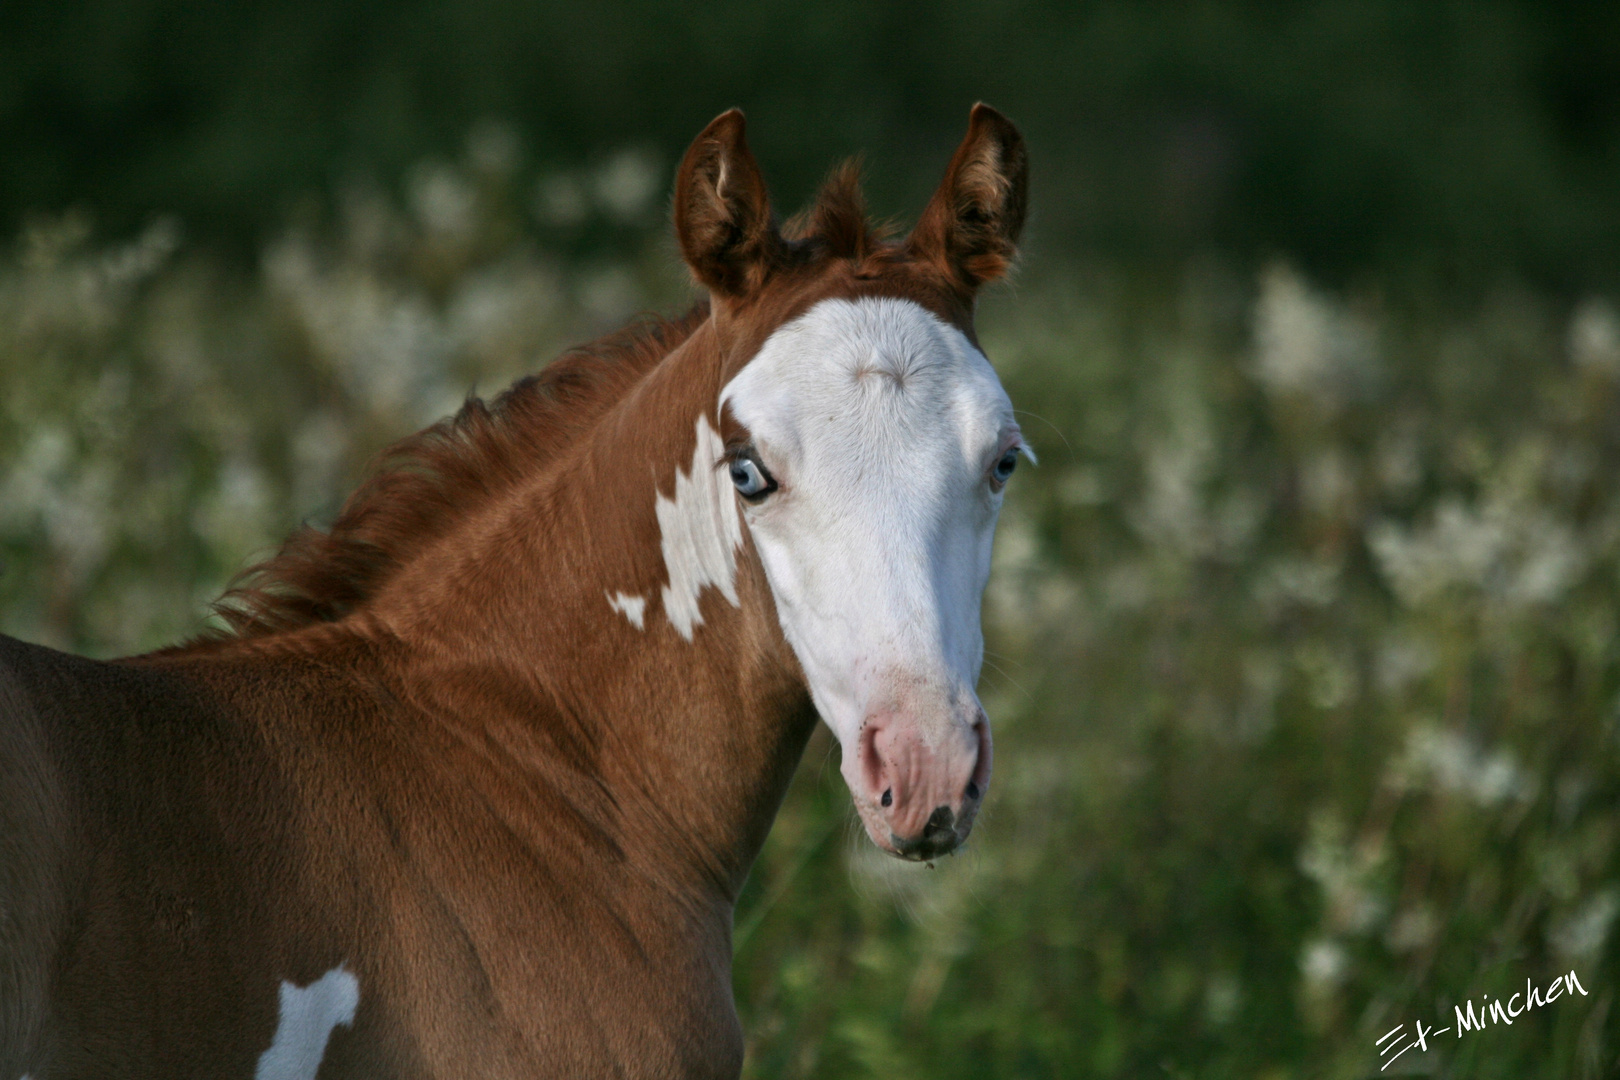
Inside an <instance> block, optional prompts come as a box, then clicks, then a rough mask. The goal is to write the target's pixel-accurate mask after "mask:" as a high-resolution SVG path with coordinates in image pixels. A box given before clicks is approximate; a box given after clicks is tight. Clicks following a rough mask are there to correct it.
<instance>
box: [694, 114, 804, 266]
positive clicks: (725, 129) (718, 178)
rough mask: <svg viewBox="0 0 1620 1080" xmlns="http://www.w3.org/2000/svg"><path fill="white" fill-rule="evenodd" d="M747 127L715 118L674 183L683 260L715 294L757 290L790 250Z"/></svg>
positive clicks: (736, 119) (731, 118) (734, 118)
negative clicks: (750, 147)
mask: <svg viewBox="0 0 1620 1080" xmlns="http://www.w3.org/2000/svg"><path fill="white" fill-rule="evenodd" d="M743 126H744V125H743V114H742V110H740V109H732V110H731V111H730V112H724V113H721V114H720V115H719V116H717V117H715V118H714V120H712V121H711V122H710V123H709V126H708V127H706V128H704V129H703V131H702V132H700V133H699V134H698V137H697V138H696V139H694V140H692V145H691V147H690V148H689V149H688V150H687V151H686V157H685V158H684V159H683V160H682V161H681V169H680V172H679V173H678V174H677V175H676V178H675V235H676V237H677V239H679V241H680V244H681V255H682V256H683V257H684V258H685V259H686V265H687V266H689V267H691V268H692V273H693V275H695V276H696V277H697V279H698V281H700V282H702V283H703V284H704V285H705V286H707V287H708V289H709V291H710V292H713V293H717V294H719V295H722V296H731V297H739V296H745V295H747V294H749V293H751V292H753V291H754V290H755V289H757V288H758V287H759V286H760V284H761V283H762V282H763V281H764V279H765V275H766V274H767V273H768V272H769V270H770V268H771V265H772V264H773V263H774V262H776V261H777V260H778V259H779V258H780V256H781V254H782V252H783V250H784V248H785V245H784V243H783V240H782V234H781V233H780V232H778V231H777V228H776V222H775V220H774V219H773V218H772V217H771V199H770V195H769V194H768V193H767V192H766V190H765V179H764V177H762V176H761V175H760V172H759V163H758V162H756V161H755V160H754V155H753V154H752V153H750V152H749V150H748V141H747V140H746V139H745V138H743Z"/></svg>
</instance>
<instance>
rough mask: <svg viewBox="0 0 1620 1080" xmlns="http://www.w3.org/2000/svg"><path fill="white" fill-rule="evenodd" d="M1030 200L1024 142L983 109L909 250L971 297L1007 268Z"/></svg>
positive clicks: (1015, 131)
mask: <svg viewBox="0 0 1620 1080" xmlns="http://www.w3.org/2000/svg"><path fill="white" fill-rule="evenodd" d="M1028 200H1029V159H1028V156H1027V155H1026V154H1025V152H1024V137H1023V136H1022V135H1020V134H1019V133H1018V129H1017V128H1016V127H1014V126H1013V123H1012V121H1011V120H1008V119H1007V118H1006V117H1005V116H1002V115H1001V114H1000V113H999V112H997V111H996V110H994V109H992V108H991V107H990V106H988V105H986V104H984V103H983V102H980V103H979V104H977V105H975V106H973V112H972V113H970V114H969V116H968V130H967V135H966V136H965V137H964V138H963V139H962V145H961V146H958V147H957V148H956V153H955V154H954V155H953V156H952V157H951V163H950V165H949V166H948V167H947V168H946V170H945V179H944V181H943V182H942V183H941V184H940V185H939V190H938V191H936V192H934V197H933V198H932V199H930V200H929V202H928V206H927V208H926V209H924V210H923V212H922V217H920V218H918V219H917V227H916V228H915V229H913V230H912V231H911V238H910V239H909V240H907V241H906V247H907V249H908V250H909V251H910V253H911V255H912V256H913V257H914V258H920V259H926V260H929V261H931V262H935V263H938V264H940V265H941V266H942V267H943V268H944V269H945V270H946V272H947V273H948V274H950V276H951V277H952V278H954V279H956V281H957V282H958V283H959V284H961V285H962V286H963V287H965V288H966V289H967V290H968V291H969V292H971V291H973V290H975V289H977V288H978V287H979V286H980V285H983V284H984V283H985V282H987V281H993V280H995V279H996V278H998V277H1000V276H1001V275H1003V274H1005V273H1006V272H1007V270H1008V269H1009V268H1010V267H1011V266H1012V261H1013V258H1014V256H1016V255H1017V254H1018V248H1017V242H1018V234H1019V232H1020V231H1021V230H1022V229H1023V227H1024V211H1025V208H1026V206H1027V205H1028Z"/></svg>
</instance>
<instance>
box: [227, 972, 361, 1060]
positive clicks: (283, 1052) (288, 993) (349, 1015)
mask: <svg viewBox="0 0 1620 1080" xmlns="http://www.w3.org/2000/svg"><path fill="white" fill-rule="evenodd" d="M359 1004H360V980H358V979H356V978H355V977H354V976H353V975H351V974H350V973H349V972H348V971H346V970H345V969H344V968H342V967H335V968H333V969H332V970H331V971H328V972H327V973H326V974H325V975H322V976H321V977H320V978H319V979H316V980H315V981H314V982H312V983H310V984H309V985H308V986H303V987H299V986H294V985H293V984H292V983H290V982H283V983H282V984H281V1022H280V1024H278V1025H277V1027H276V1037H275V1039H274V1040H272V1041H271V1043H270V1049H268V1050H266V1051H265V1052H264V1053H263V1054H260V1055H259V1067H258V1070H257V1071H256V1072H254V1074H253V1077H254V1080H315V1073H316V1071H317V1070H319V1069H320V1067H321V1059H322V1058H323V1057H325V1056H326V1043H327V1040H329V1039H330V1038H331V1037H332V1029H333V1028H335V1027H337V1026H338V1025H340V1024H341V1025H343V1026H344V1027H348V1026H349V1025H350V1024H353V1023H354V1011H355V1009H356V1008H357V1007H358V1006H359Z"/></svg>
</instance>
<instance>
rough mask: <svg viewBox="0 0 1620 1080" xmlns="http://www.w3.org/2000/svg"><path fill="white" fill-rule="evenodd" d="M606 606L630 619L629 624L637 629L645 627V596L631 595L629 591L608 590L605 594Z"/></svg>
mask: <svg viewBox="0 0 1620 1080" xmlns="http://www.w3.org/2000/svg"><path fill="white" fill-rule="evenodd" d="M607 602H608V607H610V608H612V609H613V610H614V611H617V612H618V613H619V614H620V615H623V616H624V617H625V618H627V619H629V620H630V625H631V626H634V627H635V628H636V629H637V630H645V629H646V628H647V622H646V620H647V598H646V597H645V596H631V595H630V594H629V593H623V592H610V593H608V594H607Z"/></svg>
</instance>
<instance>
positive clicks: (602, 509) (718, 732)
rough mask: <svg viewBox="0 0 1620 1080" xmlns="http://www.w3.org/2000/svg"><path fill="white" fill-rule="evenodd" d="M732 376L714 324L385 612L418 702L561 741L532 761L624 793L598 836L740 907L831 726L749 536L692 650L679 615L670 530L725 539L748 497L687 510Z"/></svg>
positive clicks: (442, 547)
mask: <svg viewBox="0 0 1620 1080" xmlns="http://www.w3.org/2000/svg"><path fill="white" fill-rule="evenodd" d="M723 378H724V360H723V357H722V355H721V350H720V349H719V348H718V346H717V344H716V339H715V335H714V332H713V326H712V323H705V324H704V325H703V326H702V327H700V328H699V330H698V331H697V332H695V333H694V334H693V335H692V336H691V337H690V338H688V339H687V341H686V342H684V343H683V344H682V345H681V346H679V347H677V348H676V349H675V350H674V351H673V352H671V353H670V354H669V355H668V356H667V357H665V358H664V360H662V361H661V362H660V363H659V364H657V365H656V366H654V367H653V368H652V369H651V370H650V371H649V372H648V374H647V375H646V376H645V377H643V378H642V379H641V380H640V381H638V382H637V383H636V384H635V385H634V386H633V387H632V388H631V389H630V391H629V393H628V394H627V395H626V396H625V397H624V398H623V399H622V400H620V401H619V402H618V403H616V405H614V406H613V407H611V408H609V409H608V410H607V411H606V412H604V413H603V414H602V417H601V419H600V420H599V422H598V423H596V424H595V425H594V427H593V428H592V429H591V430H590V431H589V432H588V433H587V434H586V435H584V436H582V437H581V439H580V440H579V442H578V444H577V445H576V446H575V447H574V448H573V449H572V450H571V451H570V452H568V453H564V454H562V455H559V456H558V458H557V459H556V460H555V461H553V462H552V463H550V465H549V466H548V467H547V468H545V469H544V470H543V471H542V472H540V473H539V474H538V475H536V476H535V477H534V478H533V481H532V482H530V483H527V484H524V485H520V487H519V488H518V489H516V490H515V491H513V492H512V493H511V494H510V495H509V496H508V497H505V498H502V499H500V500H498V501H497V502H496V503H495V504H494V505H492V506H490V507H487V508H485V509H484V510H483V511H482V512H480V513H479V514H477V515H476V516H475V517H473V518H471V519H469V520H468V521H467V522H465V523H464V524H463V525H462V526H461V527H459V528H456V529H452V530H451V531H450V532H449V533H448V534H447V535H446V537H445V538H444V539H443V540H442V541H441V542H439V543H438V544H436V545H434V546H433V548H432V549H430V550H429V551H427V552H424V554H423V556H422V557H420V558H419V559H417V560H416V561H415V563H413V564H412V565H411V566H409V567H407V568H406V570H405V572H404V573H402V574H401V575H400V576H399V578H398V579H396V581H395V583H394V586H393V587H392V588H391V589H389V590H387V592H386V593H385V594H384V595H382V596H379V597H378V598H377V599H378V602H377V603H376V604H374V605H372V617H373V618H375V619H377V620H379V621H380V622H382V623H383V624H385V625H386V626H387V628H388V631H389V634H390V636H391V637H393V638H396V639H397V640H399V641H400V642H401V643H402V645H403V646H404V648H405V649H406V651H407V655H408V656H409V657H410V658H411V659H410V661H409V664H408V669H409V670H410V671H411V675H412V677H413V678H414V679H415V680H416V693H417V696H418V698H419V699H423V700H431V701H432V702H433V703H434V707H435V708H436V710H437V711H439V712H441V713H446V712H448V713H453V714H456V715H457V716H458V717H459V721H458V722H461V723H467V724H479V723H486V724H489V725H491V726H492V727H495V728H500V727H503V726H512V727H517V728H521V727H523V726H524V725H531V726H532V725H534V724H539V725H541V726H544V727H546V728H548V730H547V731H546V732H545V734H546V735H548V736H549V737H550V743H551V746H552V747H554V748H555V749H556V752H555V753H551V754H546V755H542V756H539V757H535V756H534V755H528V758H529V759H528V760H527V761H526V763H525V764H526V767H528V768H530V769H532V770H533V771H535V772H537V773H540V774H548V773H549V774H555V773H556V772H557V771H558V770H573V771H576V772H585V773H587V774H593V775H590V776H589V779H591V780H595V781H597V782H598V783H599V784H600V785H601V787H602V788H603V789H605V790H606V791H607V792H608V793H609V794H610V798H609V799H608V800H607V801H606V803H605V804H604V806H602V807H599V808H597V811H596V812H597V814H598V816H599V817H601V818H604V819H605V820H601V821H599V822H598V824H599V825H601V826H602V827H604V828H607V829H609V830H611V831H612V832H613V833H614V834H615V836H616V839H617V840H618V842H619V843H620V844H621V845H622V846H625V847H627V848H629V849H631V851H632V855H633V856H637V855H639V857H640V858H641V859H643V860H645V861H647V862H649V863H652V864H656V865H657V866H658V868H659V870H660V872H664V873H669V874H672V875H674V876H675V877H676V878H679V879H683V880H688V881H693V880H695V881H697V882H699V883H702V884H704V885H707V886H711V887H712V888H714V889H715V890H717V891H718V893H719V895H720V896H721V897H722V898H723V899H724V900H725V901H727V902H728V903H729V902H734V901H735V898H736V894H737V891H738V890H739V889H740V888H741V885H742V881H743V878H744V877H745V876H746V874H747V871H748V867H749V866H750V865H751V863H752V862H753V859H754V857H755V855H756V854H757V853H758V851H759V848H760V845H761V844H763V842H764V839H765V835H766V833H767V832H768V831H769V828H770V823H771V820H772V819H773V818H774V816H775V813H776V810H777V808H778V806H779V805H780V802H781V799H782V796H783V794H784V793H785V791H786V787H787V784H788V781H789V779H790V778H791V776H792V773H793V769H794V767H795V766H796V765H797V762H798V759H799V757H800V756H801V754H802V752H803V749H804V744H805V742H806V740H807V739H808V737H809V734H810V730H811V728H812V727H813V725H814V719H815V714H814V711H813V709H812V707H811V706H810V703H809V698H808V692H807V691H806V689H805V686H804V682H803V676H802V674H800V672H799V669H798V664H797V661H796V660H795V659H794V657H793V655H792V652H791V649H790V648H789V646H788V645H787V643H786V642H785V640H784V639H783V637H782V634H781V630H780V627H779V623H778V621H777V617H776V611H775V606H774V602H773V600H772V597H771V592H770V588H769V585H768V583H767V581H766V579H765V575H764V571H763V568H762V566H761V564H760V561H759V559H758V557H757V556H756V555H755V553H754V550H753V547H752V544H751V542H750V541H749V540H748V538H747V534H746V532H745V531H743V532H741V534H740V535H741V544H740V546H739V547H737V548H736V549H735V568H736V569H735V574H734V576H733V578H732V580H731V581H721V582H716V583H713V584H710V585H708V586H707V587H705V588H703V589H702V590H701V592H699V593H697V594H696V601H697V608H696V610H697V614H698V615H699V616H700V618H701V622H698V623H694V624H690V625H685V627H684V629H685V630H686V631H687V632H689V633H690V635H691V636H690V639H688V637H687V636H686V634H685V633H683V632H682V628H681V624H682V623H683V622H684V620H683V619H682V618H681V617H679V616H677V615H672V611H675V610H678V609H679V608H680V606H681V601H680V599H679V598H678V597H674V596H673V595H672V594H671V592H670V589H673V588H675V587H676V586H677V585H678V583H677V582H672V581H671V578H672V577H673V576H676V575H674V574H672V572H671V570H670V569H669V568H668V567H666V565H665V555H664V537H663V530H662V529H661V525H663V524H669V525H671V526H674V525H675V524H676V523H675V522H674V521H673V520H666V519H668V518H669V516H670V515H671V514H680V513H685V514H686V515H688V516H687V518H686V520H687V523H688V524H691V523H692V522H700V523H706V524H705V525H704V527H709V528H720V527H721V526H720V524H718V523H719V522H720V521H721V520H722V519H723V513H722V511H723V510H724V507H723V506H720V505H719V503H718V500H719V499H725V500H734V499H735V495H734V494H733V493H732V491H731V489H730V484H729V482H727V481H726V477H725V476H724V474H723V473H722V474H721V475H720V476H719V478H718V479H719V481H720V482H721V483H720V485H719V486H717V487H712V488H711V489H710V490H711V491H712V496H711V498H710V499H709V505H707V506H690V505H688V506H685V507H681V506H676V505H675V504H676V503H677V502H679V500H680V498H681V496H682V495H683V493H684V494H686V495H690V494H691V493H692V492H693V491H694V490H698V489H701V488H702V487H703V485H702V484H701V483H694V482H693V481H694V480H696V479H698V478H697V477H696V476H695V473H696V471H697V470H698V469H707V470H710V472H711V476H712V472H713V469H714V467H715V465H716V461H715V460H714V455H713V454H712V453H711V452H710V450H708V449H700V447H699V443H700V442H701V431H700V422H699V418H700V417H706V418H707V420H706V422H707V423H708V424H710V425H713V424H717V423H718V417H717V416H716V415H715V410H716V408H717V405H716V402H717V400H718V397H719V392H720V388H721V385H722V380H723ZM677 471H679V472H680V473H681V474H684V476H685V477H686V479H685V481H684V482H678V480H677ZM678 489H684V492H683V490H678ZM660 496H663V497H664V501H665V506H664V513H665V518H663V519H661V517H660V512H659V510H658V505H659V499H660ZM732 505H735V504H734V503H733V504H732ZM694 510H697V511H699V512H698V513H695V514H694V513H692V511H694ZM719 539H720V538H719V537H713V536H708V537H699V538H698V543H700V544H701V543H704V542H710V541H714V542H718V540H719ZM677 591H678V590H677ZM733 597H734V600H733V599H732V598H733ZM616 598H620V599H621V601H622V602H620V603H619V604H618V605H617V607H616V606H615V605H614V600H615V599H616ZM636 599H639V600H640V601H641V602H642V604H643V605H644V606H643V607H642V609H641V610H640V611H639V612H635V611H634V604H635V600H636ZM631 613H634V614H639V615H640V620H639V621H640V622H641V624H642V625H641V626H640V627H638V626H637V625H636V621H635V620H633V619H632V618H631ZM475 686H476V687H478V689H477V690H474V689H472V688H473V687H475ZM492 686H499V687H500V689H499V690H498V691H494V690H492V689H491V687H492ZM492 703H494V704H492ZM525 713H527V715H524V714H525ZM552 728H555V730H551V729H552ZM533 734H534V733H533V732H528V733H527V734H522V733H520V732H514V737H515V739H516V741H515V742H514V745H518V744H522V745H534V742H533ZM518 736H521V737H518ZM577 779H578V778H577V776H576V777H574V779H573V781H571V782H570V784H569V787H572V788H575V789H578V787H579V785H578V784H577ZM575 809H576V810H578V809H579V808H577V807H576V808H575Z"/></svg>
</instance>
